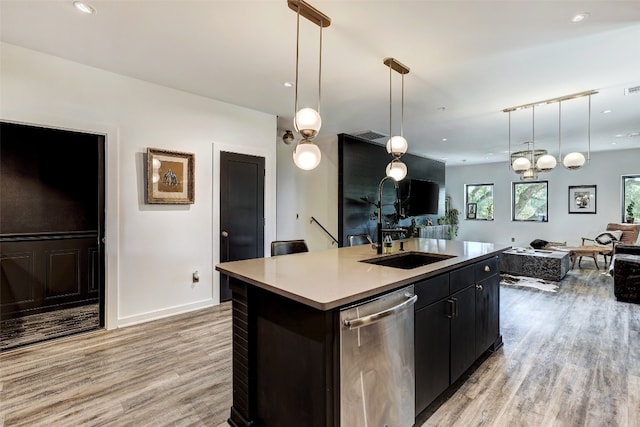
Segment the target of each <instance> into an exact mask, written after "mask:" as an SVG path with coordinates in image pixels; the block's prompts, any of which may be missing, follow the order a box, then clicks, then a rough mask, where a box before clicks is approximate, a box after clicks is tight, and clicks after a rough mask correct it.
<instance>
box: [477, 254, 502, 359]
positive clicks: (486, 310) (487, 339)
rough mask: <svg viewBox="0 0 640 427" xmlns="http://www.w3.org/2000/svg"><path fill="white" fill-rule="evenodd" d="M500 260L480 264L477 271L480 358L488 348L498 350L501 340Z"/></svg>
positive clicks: (478, 353)
mask: <svg viewBox="0 0 640 427" xmlns="http://www.w3.org/2000/svg"><path fill="white" fill-rule="evenodd" d="M498 265H499V263H498V258H497V257H495V258H492V259H490V260H488V261H487V262H483V263H478V266H479V268H480V270H481V271H478V270H476V276H477V277H476V284H475V290H476V298H475V299H476V301H475V306H476V308H475V310H476V322H475V325H476V353H477V357H479V356H480V355H481V354H482V353H484V352H485V351H486V350H487V349H488V348H490V347H492V350H496V349H497V348H499V347H500V346H501V345H502V340H501V339H500V276H499V275H498Z"/></svg>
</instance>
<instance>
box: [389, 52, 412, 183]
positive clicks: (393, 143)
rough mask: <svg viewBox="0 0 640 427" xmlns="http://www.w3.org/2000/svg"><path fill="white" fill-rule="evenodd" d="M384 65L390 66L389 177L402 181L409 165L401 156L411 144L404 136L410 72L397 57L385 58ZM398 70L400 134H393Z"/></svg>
mask: <svg viewBox="0 0 640 427" xmlns="http://www.w3.org/2000/svg"><path fill="white" fill-rule="evenodd" d="M383 63H384V65H386V66H387V67H389V140H388V141H387V153H389V154H391V156H392V157H393V159H392V160H391V162H389V164H388V165H387V168H386V173H387V176H388V177H391V178H393V179H394V180H396V181H401V180H403V179H404V178H405V177H406V176H407V165H405V164H404V163H403V162H402V161H401V160H400V157H402V155H403V154H404V153H406V152H407V148H408V147H409V144H408V143H407V140H406V139H405V138H404V135H403V133H404V75H405V74H408V73H409V67H407V66H405V65H403V64H401V63H400V62H398V61H397V60H396V59H395V58H385V59H384V61H383ZM394 70H395V71H396V72H398V73H399V74H400V75H401V76H402V93H401V98H400V101H401V102H400V135H396V136H393V126H392V123H393V120H392V119H393V115H392V111H393V108H392V105H393V90H392V89H393V84H392V80H393V78H392V75H393V71H394Z"/></svg>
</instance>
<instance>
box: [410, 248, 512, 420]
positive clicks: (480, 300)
mask: <svg viewBox="0 0 640 427" xmlns="http://www.w3.org/2000/svg"><path fill="white" fill-rule="evenodd" d="M415 290H416V294H417V295H418V301H419V302H418V304H416V311H415V372H416V415H417V414H419V413H420V412H422V411H423V410H424V409H425V408H426V407H427V406H428V405H429V404H430V403H431V402H433V401H434V400H435V399H436V398H437V397H438V396H439V395H440V394H441V393H442V392H444V391H445V390H446V389H447V388H448V387H449V386H450V385H451V384H453V383H454V382H455V381H456V380H458V379H459V378H460V377H461V376H462V374H464V372H465V371H467V369H469V368H470V367H471V365H472V364H473V363H474V362H475V361H476V360H477V359H478V358H479V357H480V356H481V355H482V354H483V353H484V352H485V351H486V350H487V349H489V348H493V349H495V348H497V347H499V346H500V345H501V343H502V340H501V338H500V331H499V328H500V318H499V313H500V289H499V276H498V258H497V257H494V258H490V259H488V260H485V261H482V262H478V263H475V264H472V265H469V266H466V267H463V268H460V269H457V270H454V271H451V272H450V273H445V274H442V275H440V276H436V277H433V278H429V279H427V280H423V281H421V282H418V283H416V285H415Z"/></svg>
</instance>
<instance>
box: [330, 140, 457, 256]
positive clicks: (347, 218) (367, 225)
mask: <svg viewBox="0 0 640 427" xmlns="http://www.w3.org/2000/svg"><path fill="white" fill-rule="evenodd" d="M338 156H339V165H338V234H339V237H338V240H340V246H348V242H347V236H348V235H350V234H369V236H371V238H372V239H374V240H375V239H376V233H375V230H376V224H377V215H376V214H377V208H376V207H375V205H374V204H375V203H378V184H379V183H380V180H381V179H382V178H384V177H385V170H386V167H387V164H388V163H389V161H391V156H390V155H389V154H388V153H387V150H386V148H385V147H384V146H382V145H379V144H375V143H373V142H371V141H367V140H363V139H361V138H358V137H355V136H351V135H347V134H339V135H338ZM402 161H403V162H404V163H405V164H406V165H407V168H408V174H407V177H406V178H405V179H404V180H402V181H401V182H400V183H399V186H400V192H401V193H402V194H401V197H402V198H406V196H407V194H406V191H407V184H408V183H409V181H410V179H411V178H415V179H420V180H425V181H432V182H435V183H437V184H438V186H439V188H440V190H439V202H438V212H439V215H443V214H444V199H445V164H444V163H443V162H440V161H437V160H433V159H428V158H425V157H421V156H416V155H413V154H405V155H403V156H402ZM363 198H365V199H367V200H368V201H366V200H363ZM395 201H396V198H395V191H394V190H393V185H390V184H387V185H385V187H384V189H383V192H382V215H383V217H384V218H383V224H385V223H386V221H387V220H388V219H389V218H391V216H392V215H393V214H394V213H395V208H394V202H395ZM437 216H438V215H432V216H431V219H432V220H433V223H434V224H435V223H436V221H437ZM417 220H418V224H422V223H423V222H424V217H418V218H417ZM410 224H411V219H410V218H406V219H404V220H402V221H400V222H399V226H402V227H408V226H409V225H410Z"/></svg>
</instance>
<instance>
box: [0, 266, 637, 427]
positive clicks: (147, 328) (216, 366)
mask: <svg viewBox="0 0 640 427" xmlns="http://www.w3.org/2000/svg"><path fill="white" fill-rule="evenodd" d="M582 264H583V268H582V269H574V270H572V271H571V272H570V273H569V274H568V275H567V277H566V278H565V280H563V281H562V282H561V285H560V289H559V291H558V292H557V293H549V292H543V291H539V290H532V289H515V288H508V287H501V309H500V316H501V333H502V335H503V339H504V343H505V344H504V347H502V348H501V349H500V350H498V351H497V352H496V353H494V354H492V355H491V356H490V357H489V358H488V359H487V360H486V361H484V363H483V364H481V365H480V366H479V367H478V368H477V369H476V370H475V371H474V372H473V373H471V375H470V377H469V379H468V380H467V381H466V382H465V383H464V384H463V385H462V386H461V387H460V388H459V389H458V390H457V391H456V392H455V393H454V394H453V395H452V397H451V398H450V399H449V400H447V401H446V402H444V403H443V404H442V405H441V406H440V407H439V408H438V409H437V410H436V411H435V412H434V413H433V415H432V416H431V417H430V418H429V419H427V420H426V421H425V422H424V424H423V426H462V427H467V426H497V427H503V426H504V427H512V426H523V427H528V426H532V427H533V426H535V427H538V426H544V427H547V426H561V427H573V426H604V425H606V426H620V427H640V421H639V420H640V305H638V304H629V303H621V302H617V301H616V300H615V297H614V296H613V280H612V278H611V277H610V276H608V275H606V274H602V271H596V270H595V268H593V266H590V265H589V262H588V261H587V260H584V261H583V263H582ZM230 307H231V306H230V303H224V304H222V305H220V306H218V307H213V308H208V309H204V310H200V311H197V312H193V313H187V314H184V315H179V316H174V317H171V318H167V319H161V320H157V321H154V322H149V323H145V324H141V325H135V326H130V327H126V328H122V329H118V330H114V331H104V330H103V331H96V332H89V333H84V334H81V335H77V336H74V337H67V338H62V339H59V340H57V341H52V342H46V343H40V344H35V345H33V346H29V347H24V348H19V349H16V350H11V351H8V352H5V353H2V354H0V426H29V427H32V426H65V427H66V426H74V427H75V426H118V427H119V426H129V425H130V426H136V427H137V426H214V427H222V426H226V425H227V424H226V420H227V418H228V417H229V408H230V406H231V399H232V396H231V392H232V390H231V367H232V366H231V340H232V336H231V310H230Z"/></svg>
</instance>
